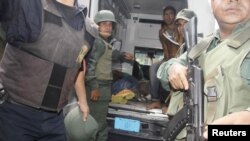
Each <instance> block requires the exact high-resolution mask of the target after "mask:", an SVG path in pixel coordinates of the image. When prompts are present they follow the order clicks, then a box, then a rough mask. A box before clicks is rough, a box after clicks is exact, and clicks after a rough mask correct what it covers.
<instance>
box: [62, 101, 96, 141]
mask: <svg viewBox="0 0 250 141" xmlns="http://www.w3.org/2000/svg"><path fill="white" fill-rule="evenodd" d="M64 124H65V128H66V132H67V135H68V136H69V138H70V139H72V140H73V141H89V140H92V139H93V140H95V136H96V134H97V131H98V124H97V122H96V120H95V119H94V118H93V117H92V116H91V115H89V116H88V118H87V121H85V122H84V121H83V120H82V112H81V111H80V109H79V107H78V106H77V107H75V108H74V109H72V110H71V111H70V112H69V113H68V114H67V115H66V117H65V119H64Z"/></svg>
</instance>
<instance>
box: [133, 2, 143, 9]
mask: <svg viewBox="0 0 250 141" xmlns="http://www.w3.org/2000/svg"><path fill="white" fill-rule="evenodd" d="M133 7H134V9H141V5H140V4H139V3H134V5H133Z"/></svg>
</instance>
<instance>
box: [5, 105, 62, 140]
mask: <svg viewBox="0 0 250 141" xmlns="http://www.w3.org/2000/svg"><path fill="white" fill-rule="evenodd" d="M63 120H64V117H63V112H60V113H57V112H47V111H43V110H39V109H35V108H31V107H28V106H24V105H19V104H13V103H9V102H4V103H3V104H0V140H1V141H66V140H67V137H66V132H65V127H64V121H63Z"/></svg>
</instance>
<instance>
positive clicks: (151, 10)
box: [123, 0, 187, 15]
mask: <svg viewBox="0 0 250 141" xmlns="http://www.w3.org/2000/svg"><path fill="white" fill-rule="evenodd" d="M123 1H124V3H125V4H126V5H127V7H128V8H129V10H130V13H143V14H153V15H161V14H162V10H163V9H164V7H166V6H169V5H170V6H173V7H175V8H176V11H179V10H181V9H183V8H186V7H187V0H123Z"/></svg>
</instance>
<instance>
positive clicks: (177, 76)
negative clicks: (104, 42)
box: [157, 0, 250, 125]
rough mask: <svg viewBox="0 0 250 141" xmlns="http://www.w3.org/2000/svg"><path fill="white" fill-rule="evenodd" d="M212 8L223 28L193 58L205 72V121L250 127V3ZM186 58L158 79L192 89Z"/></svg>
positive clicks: (217, 0) (219, 3)
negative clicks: (249, 69)
mask: <svg viewBox="0 0 250 141" xmlns="http://www.w3.org/2000/svg"><path fill="white" fill-rule="evenodd" d="M211 6H212V10H213V14H214V16H215V18H216V20H217V22H218V25H219V29H218V31H217V32H216V33H214V34H213V35H211V36H209V37H208V38H205V39H202V40H201V41H200V42H199V43H198V44H197V45H196V46H195V47H194V48H193V49H195V48H200V49H202V50H203V51H201V52H200V53H198V54H195V56H197V58H195V57H193V58H192V59H197V60H198V63H199V65H200V66H201V68H202V69H203V72H204V74H203V76H204V81H205V82H204V93H205V105H204V106H205V107H207V110H205V121H206V124H228V125H235V124H250V112H249V109H250V96H249V91H250V81H249V80H250V79H249V76H250V74H249V71H248V68H249V66H250V64H249V62H250V61H249V58H250V57H249V56H250V48H249V46H250V40H249V39H250V38H249V32H250V14H249V13H250V1H249V0H211ZM201 44H202V46H199V45H201ZM193 49H192V50H193ZM192 50H191V51H192ZM222 54H223V55H222ZM186 57H187V56H186V54H183V55H182V56H181V57H180V58H178V59H172V60H170V61H168V62H166V63H163V64H162V65H161V66H160V68H159V70H158V73H157V76H158V78H160V79H161V82H162V83H163V84H164V86H167V85H168V84H169V83H170V84H171V86H172V87H173V88H174V89H177V90H187V89H188V88H189V85H188V80H187V76H186V75H187V66H186ZM188 57H189V58H191V57H192V56H190V55H189V56H188ZM212 94H213V95H212ZM211 99H213V100H211Z"/></svg>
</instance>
